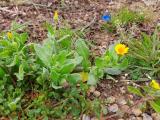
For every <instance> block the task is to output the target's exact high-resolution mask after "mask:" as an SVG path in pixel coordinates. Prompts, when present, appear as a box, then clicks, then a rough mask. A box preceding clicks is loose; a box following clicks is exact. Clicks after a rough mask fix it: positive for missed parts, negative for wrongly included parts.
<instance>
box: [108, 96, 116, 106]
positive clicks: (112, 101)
mask: <svg viewBox="0 0 160 120" xmlns="http://www.w3.org/2000/svg"><path fill="white" fill-rule="evenodd" d="M107 102H108V103H110V104H112V103H114V102H116V98H115V97H114V96H110V97H108V98H107Z"/></svg>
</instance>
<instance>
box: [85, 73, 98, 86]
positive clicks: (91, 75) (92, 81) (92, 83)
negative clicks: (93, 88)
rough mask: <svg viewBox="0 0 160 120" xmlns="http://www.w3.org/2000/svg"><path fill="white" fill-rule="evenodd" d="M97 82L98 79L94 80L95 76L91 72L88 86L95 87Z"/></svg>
mask: <svg viewBox="0 0 160 120" xmlns="http://www.w3.org/2000/svg"><path fill="white" fill-rule="evenodd" d="M97 81H98V79H97V78H96V76H95V75H94V74H93V73H92V72H90V73H89V77H88V81H87V84H88V85H96V84H97Z"/></svg>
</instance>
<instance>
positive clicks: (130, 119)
mask: <svg viewBox="0 0 160 120" xmlns="http://www.w3.org/2000/svg"><path fill="white" fill-rule="evenodd" d="M129 120H137V119H136V117H135V116H130V118H129Z"/></svg>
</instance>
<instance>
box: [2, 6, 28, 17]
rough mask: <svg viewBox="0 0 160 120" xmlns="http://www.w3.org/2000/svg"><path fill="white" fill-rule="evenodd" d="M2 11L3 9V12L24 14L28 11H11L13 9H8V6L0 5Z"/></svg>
mask: <svg viewBox="0 0 160 120" xmlns="http://www.w3.org/2000/svg"><path fill="white" fill-rule="evenodd" d="M0 11H3V12H8V13H11V14H16V15H17V14H22V15H26V13H24V12H22V11H11V10H8V9H6V8H2V7H0Z"/></svg>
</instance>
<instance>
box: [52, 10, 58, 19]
mask: <svg viewBox="0 0 160 120" xmlns="http://www.w3.org/2000/svg"><path fill="white" fill-rule="evenodd" d="M53 19H54V20H55V21H57V20H58V11H57V10H56V11H55V12H54V16H53Z"/></svg>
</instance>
